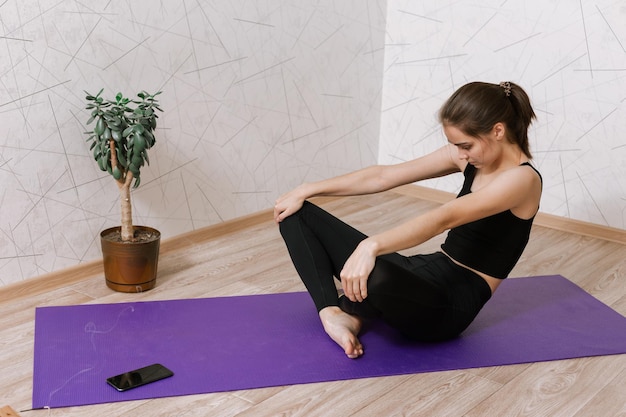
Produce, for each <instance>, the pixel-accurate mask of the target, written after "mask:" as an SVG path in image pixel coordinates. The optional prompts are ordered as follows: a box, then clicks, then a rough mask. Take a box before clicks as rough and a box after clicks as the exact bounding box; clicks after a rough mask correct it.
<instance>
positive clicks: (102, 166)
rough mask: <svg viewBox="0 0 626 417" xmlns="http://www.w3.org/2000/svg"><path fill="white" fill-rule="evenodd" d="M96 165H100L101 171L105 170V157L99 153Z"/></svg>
mask: <svg viewBox="0 0 626 417" xmlns="http://www.w3.org/2000/svg"><path fill="white" fill-rule="evenodd" d="M98 166H99V167H100V170H101V171H106V170H107V164H106V158H105V157H103V156H102V155H100V157H99V158H98Z"/></svg>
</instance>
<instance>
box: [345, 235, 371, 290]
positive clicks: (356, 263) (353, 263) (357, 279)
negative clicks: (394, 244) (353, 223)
mask: <svg viewBox="0 0 626 417" xmlns="http://www.w3.org/2000/svg"><path fill="white" fill-rule="evenodd" d="M375 263H376V252H375V245H374V243H373V242H372V241H371V240H369V239H365V240H363V241H362V242H361V243H359V245H358V246H357V248H356V249H355V250H354V252H352V255H350V257H349V258H348V260H347V261H346V263H345V264H344V265H343V269H342V270H341V273H340V274H339V276H340V278H341V287H342V288H343V292H344V294H345V295H346V297H348V299H349V300H350V301H353V302H355V301H358V302H362V301H363V300H365V299H366V298H367V279H368V278H369V276H370V273H371V272H372V270H373V269H374V264H375Z"/></svg>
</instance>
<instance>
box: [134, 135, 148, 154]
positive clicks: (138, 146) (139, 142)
mask: <svg viewBox="0 0 626 417" xmlns="http://www.w3.org/2000/svg"><path fill="white" fill-rule="evenodd" d="M144 149H146V140H145V139H144V138H143V136H141V135H135V141H134V143H133V151H135V152H136V153H141V152H142V151H143V150H144Z"/></svg>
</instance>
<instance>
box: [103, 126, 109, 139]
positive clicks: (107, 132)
mask: <svg viewBox="0 0 626 417" xmlns="http://www.w3.org/2000/svg"><path fill="white" fill-rule="evenodd" d="M102 137H103V139H104V140H111V129H109V128H108V127H107V128H105V129H104V133H103V134H102Z"/></svg>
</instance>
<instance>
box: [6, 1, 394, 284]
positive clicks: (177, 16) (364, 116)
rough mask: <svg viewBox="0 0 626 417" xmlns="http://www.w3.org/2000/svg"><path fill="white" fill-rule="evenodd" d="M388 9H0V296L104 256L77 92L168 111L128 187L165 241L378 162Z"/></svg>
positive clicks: (101, 187) (103, 223)
mask: <svg viewBox="0 0 626 417" xmlns="http://www.w3.org/2000/svg"><path fill="white" fill-rule="evenodd" d="M385 12H386V3H385V2H384V1H383V0H367V1H363V0H319V1H304V2H303V1H296V0H289V1H286V0H285V1H279V0H267V1H253V2H250V1H243V0H221V1H215V0H212V1H207V0H183V1H170V0H166V1H160V2H155V1H150V0H136V1H123V2H120V1H117V2H108V1H104V2H93V1H88V2H77V1H73V0H51V1H46V0H40V1H35V0H6V1H2V2H0V56H1V57H2V59H1V60H0V184H2V186H1V188H0V210H1V213H2V214H1V216H0V217H1V218H0V285H6V284H9V283H12V282H17V281H20V280H23V279H26V278H28V277H32V276H35V275H40V274H44V273H47V272H51V271H53V270H57V269H60V268H63V267H67V266H71V265H75V264H79V263H81V262H83V261H88V260H92V259H97V258H98V257H100V245H99V232H100V231H101V230H102V229H104V228H106V227H110V226H115V225H117V224H119V210H118V205H119V199H118V195H117V188H116V186H115V184H114V183H113V182H112V179H111V177H110V176H108V175H106V174H104V173H102V172H101V171H99V170H98V168H97V166H96V163H95V162H94V161H93V160H92V159H91V156H90V151H89V149H88V145H87V144H86V143H85V140H84V139H85V136H84V135H83V132H84V131H85V130H86V126H85V125H84V123H85V122H86V119H87V118H88V114H87V112H86V111H85V110H83V108H84V95H85V94H84V92H83V90H87V91H89V92H90V93H92V94H95V93H97V91H98V90H99V89H100V88H102V87H103V88H105V92H106V93H108V94H109V95H111V96H114V95H115V93H116V92H117V91H123V92H126V93H133V94H134V93H135V92H138V91H140V90H142V89H145V90H148V91H151V92H154V91H157V90H163V94H162V95H161V96H160V97H161V99H162V107H163V108H164V110H165V113H164V114H163V115H162V116H161V118H160V123H159V128H158V130H157V145H156V147H155V148H154V149H152V150H151V152H150V154H149V156H150V161H151V164H150V166H149V167H147V168H146V169H145V170H144V171H143V172H142V185H141V187H140V188H139V189H137V190H135V192H134V193H133V196H134V216H135V223H136V224H144V225H149V226H152V227H156V228H157V229H159V230H161V232H162V233H163V235H164V238H168V237H171V236H174V235H177V234H180V233H184V232H187V231H190V230H193V229H197V228H200V227H204V226H208V225H211V224H215V223H219V222H222V221H224V220H227V219H231V218H234V217H237V216H241V215H244V214H247V213H250V212H254V211H258V210H261V209H266V208H268V207H271V206H272V205H273V201H274V200H275V198H276V197H277V196H278V195H280V194H281V193H282V192H284V191H286V190H288V189H289V188H291V187H293V186H294V185H296V184H298V183H300V182H301V181H303V180H305V179H306V180H313V179H318V178H321V177H327V176H330V175H336V174H340V173H344V172H346V171H349V170H352V169H356V168H359V167H361V166H363V165H367V164H371V163H374V162H375V161H376V158H377V155H378V149H377V147H378V136H379V120H380V117H379V115H380V102H381V91H382V76H381V71H382V64H383V58H384V57H383V47H384V30H385V26H384V24H385V23H384V22H385Z"/></svg>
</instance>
